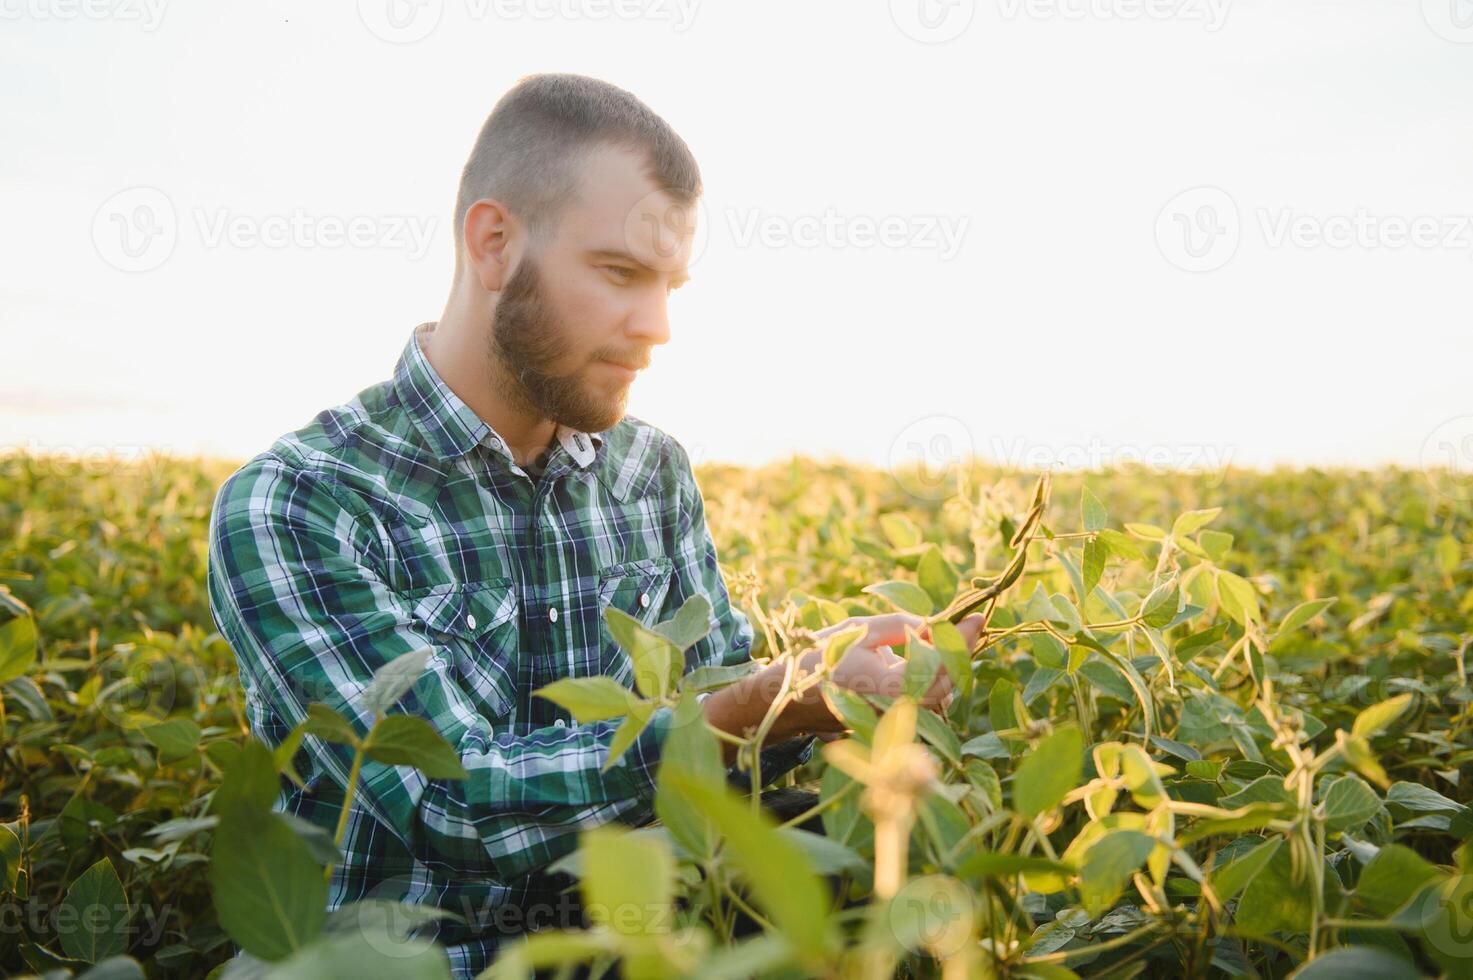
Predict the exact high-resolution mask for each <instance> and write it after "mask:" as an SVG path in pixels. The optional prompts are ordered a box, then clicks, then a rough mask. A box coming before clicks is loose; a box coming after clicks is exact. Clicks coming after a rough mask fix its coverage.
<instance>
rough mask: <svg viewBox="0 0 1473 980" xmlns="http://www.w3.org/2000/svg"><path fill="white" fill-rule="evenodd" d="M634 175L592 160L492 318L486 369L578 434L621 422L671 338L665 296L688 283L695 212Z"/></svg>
mask: <svg viewBox="0 0 1473 980" xmlns="http://www.w3.org/2000/svg"><path fill="white" fill-rule="evenodd" d="M642 168H643V160H642V158H641V157H639V156H637V155H635V154H633V153H630V152H628V151H625V150H617V149H613V148H606V149H602V150H599V151H597V152H595V153H594V154H593V155H592V156H591V157H590V159H589V160H588V162H587V163H586V165H585V167H584V177H583V191H582V194H581V195H580V196H579V198H578V199H576V200H574V201H571V202H569V203H568V205H567V206H566V208H565V209H564V211H563V213H562V216H561V218H560V220H559V223H558V226H557V229H556V232H555V234H554V236H553V239H552V241H551V242H549V244H548V245H547V246H546V248H544V249H543V250H542V252H541V253H540V254H539V255H535V256H534V255H533V254H532V253H531V252H530V251H527V252H525V253H523V255H522V256H521V259H520V261H519V262H518V263H517V265H516V267H515V268H514V270H513V272H512V274H511V276H510V278H509V279H508V280H507V282H506V283H505V285H504V286H503V288H502V290H501V292H500V294H499V295H498V298H497V301H496V309H495V312H494V315H493V317H492V321H491V333H490V355H491V359H492V364H493V367H494V368H496V370H497V373H498V375H499V376H500V379H501V381H502V383H503V384H505V385H507V387H508V390H509V391H510V392H511V393H512V395H513V397H515V398H517V399H518V400H519V401H520V402H521V403H522V407H523V408H524V410H526V411H528V412H529V413H533V414H536V415H539V416H541V417H544V418H549V419H552V420H553V421H556V422H561V423H562V424H564V425H568V426H571V427H573V428H575V429H580V430H582V431H584V432H601V431H603V430H604V429H607V428H609V427H611V426H613V425H614V424H615V423H617V422H618V421H619V419H621V418H623V417H624V407H625V404H626V403H627V401H628V397H629V386H630V384H631V383H632V382H633V381H634V377H635V372H636V371H638V370H640V369H643V368H644V367H647V366H648V365H649V361H650V351H651V350H652V349H653V348H654V346H655V345H656V344H663V343H665V342H666V341H668V340H669V339H670V327H669V317H668V309H667V304H668V300H669V294H670V292H671V291H672V290H674V289H676V288H678V287H679V286H680V285H681V284H683V283H684V282H685V281H686V280H687V279H688V278H689V277H688V275H687V274H686V265H687V264H688V262H689V257H690V250H691V244H692V238H693V234H694V230H695V210H694V208H693V207H678V206H676V205H675V204H674V202H673V201H672V200H671V199H670V198H669V196H668V195H666V194H664V193H663V192H661V191H659V190H658V189H657V188H656V187H655V185H654V184H653V183H651V182H650V181H649V180H648V179H647V178H645V177H644V175H643V174H642V173H641V170H642Z"/></svg>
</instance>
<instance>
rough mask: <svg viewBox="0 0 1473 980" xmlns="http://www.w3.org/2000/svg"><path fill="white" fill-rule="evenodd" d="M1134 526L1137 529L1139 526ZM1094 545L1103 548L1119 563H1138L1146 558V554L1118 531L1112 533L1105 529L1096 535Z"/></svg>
mask: <svg viewBox="0 0 1473 980" xmlns="http://www.w3.org/2000/svg"><path fill="white" fill-rule="evenodd" d="M1129 526H1130V525H1128V524H1127V525H1126V527H1129ZM1136 526H1137V527H1139V526H1140V525H1136ZM1095 543H1097V544H1099V545H1101V546H1103V547H1104V549H1105V550H1106V551H1107V552H1109V553H1110V554H1112V555H1114V556H1115V557H1116V558H1119V559H1120V560H1121V561H1140V560H1141V559H1142V558H1145V557H1146V553H1145V552H1144V551H1142V550H1141V546H1140V545H1138V544H1136V543H1135V542H1134V541H1132V540H1131V539H1130V538H1129V537H1128V536H1127V535H1124V534H1121V533H1120V532H1119V531H1113V530H1111V529H1110V528H1105V529H1103V530H1101V531H1099V532H1098V533H1096V534H1095Z"/></svg>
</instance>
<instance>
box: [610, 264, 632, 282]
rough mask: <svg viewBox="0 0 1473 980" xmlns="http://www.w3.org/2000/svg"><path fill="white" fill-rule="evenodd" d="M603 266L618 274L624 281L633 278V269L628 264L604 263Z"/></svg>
mask: <svg viewBox="0 0 1473 980" xmlns="http://www.w3.org/2000/svg"><path fill="white" fill-rule="evenodd" d="M604 268H605V269H608V270H610V271H611V272H613V273H615V274H616V275H618V277H619V278H620V279H621V280H623V281H624V282H628V281H629V280H630V279H633V278H634V270H633V269H631V268H629V267H628V266H623V265H606V266H604Z"/></svg>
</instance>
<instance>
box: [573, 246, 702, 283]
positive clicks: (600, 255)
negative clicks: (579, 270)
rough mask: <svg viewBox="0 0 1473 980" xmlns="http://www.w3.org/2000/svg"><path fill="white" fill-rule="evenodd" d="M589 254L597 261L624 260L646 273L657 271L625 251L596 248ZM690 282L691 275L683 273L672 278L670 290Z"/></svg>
mask: <svg viewBox="0 0 1473 980" xmlns="http://www.w3.org/2000/svg"><path fill="white" fill-rule="evenodd" d="M588 254H589V256H591V257H592V258H595V259H622V260H623V261H625V262H629V263H631V264H632V265H637V266H639V267H640V268H641V269H643V270H644V271H646V272H654V271H656V270H654V269H651V268H650V267H649V266H647V265H645V264H644V263H643V262H641V261H640V260H639V259H637V258H636V257H635V256H634V255H633V254H632V253H630V252H626V251H624V250H623V249H619V248H596V249H593V250H592V251H591V252H589V253H588ZM688 282H690V273H687V272H683V273H682V274H680V275H678V276H675V277H672V279H671V280H670V288H671V289H679V288H680V287H681V286H684V285H685V284H686V283H688Z"/></svg>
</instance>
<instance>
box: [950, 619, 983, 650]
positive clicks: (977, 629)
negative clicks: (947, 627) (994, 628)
mask: <svg viewBox="0 0 1473 980" xmlns="http://www.w3.org/2000/svg"><path fill="white" fill-rule="evenodd" d="M956 628H957V629H958V630H960V631H961V634H962V637H963V638H965V639H966V641H967V646H969V647H973V646H976V645H977V638H978V637H980V636H981V635H982V628H983V619H982V616H981V614H980V613H972V614H971V615H970V616H967V617H966V618H965V619H963V620H962V621H961V622H960V623H957V624H956Z"/></svg>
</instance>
